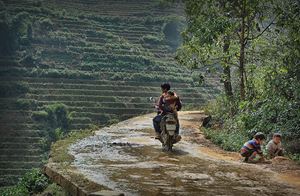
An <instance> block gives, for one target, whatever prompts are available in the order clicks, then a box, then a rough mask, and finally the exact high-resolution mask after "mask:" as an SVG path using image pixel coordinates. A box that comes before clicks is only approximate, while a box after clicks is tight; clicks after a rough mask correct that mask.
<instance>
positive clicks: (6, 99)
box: [0, 0, 219, 186]
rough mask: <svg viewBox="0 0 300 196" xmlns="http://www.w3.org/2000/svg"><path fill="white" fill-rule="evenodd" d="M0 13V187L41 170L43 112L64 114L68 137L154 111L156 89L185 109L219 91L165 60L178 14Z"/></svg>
mask: <svg viewBox="0 0 300 196" xmlns="http://www.w3.org/2000/svg"><path fill="white" fill-rule="evenodd" d="M0 9H1V11H0V26H1V28H0V29H1V30H0V37H1V42H2V44H1V47H0V55H1V56H0V76H1V77H0V80H1V84H0V86H1V90H0V96H1V97H0V100H1V101H0V105H1V106H0V112H1V115H0V116H1V117H0V121H1V123H0V146H1V148H0V186H1V185H2V186H3V185H9V184H12V183H14V182H16V180H17V179H18V177H19V176H20V175H22V174H24V172H26V171H27V170H28V169H31V168H32V167H38V166H40V165H41V164H42V163H41V161H42V159H43V153H44V152H45V149H44V148H43V145H44V143H45V141H44V139H43V138H45V131H47V130H48V129H46V126H45V122H44V121H42V120H40V119H41V118H45V115H46V114H47V113H46V114H45V112H47V110H49V111H50V109H49V108H51V105H52V104H55V103H60V104H64V105H63V106H65V107H66V108H67V110H68V115H69V120H70V122H69V126H68V130H69V131H70V130H79V129H85V128H89V127H92V126H93V125H97V126H103V125H106V124H109V123H113V122H117V121H119V120H124V119H128V118H130V117H133V116H137V115H140V114H144V113H149V112H153V111H154V108H153V102H151V101H150V100H149V98H150V97H158V96H159V94H160V88H159V86H160V84H161V83H162V82H170V83H171V85H172V87H173V89H175V90H176V92H177V93H178V95H179V96H180V97H181V98H182V101H183V104H184V106H186V108H193V107H200V106H201V105H203V104H204V103H205V102H206V100H208V99H211V98H213V97H214V95H215V94H216V93H218V92H219V89H218V86H219V84H218V81H216V79H215V78H214V76H212V77H211V78H207V79H206V80H205V82H204V83H203V84H202V85H200V86H199V85H198V80H199V73H200V71H199V70H198V71H195V72H193V73H191V71H190V70H188V69H187V68H184V67H183V66H180V65H178V64H177V63H176V61H175V60H174V53H175V50H176V48H177V47H178V46H179V44H180V34H179V32H180V31H181V28H182V26H183V25H184V23H185V19H184V10H183V7H182V5H178V4H177V5H172V7H170V5H168V4H166V3H163V1H158V0H152V1H150V0H114V1H111V0H63V1H60V0H48V1H46V0H45V1H35V0H2V1H0ZM43 115H44V116H43ZM59 120H61V119H59ZM49 124H50V125H49V126H54V125H53V124H51V123H49Z"/></svg>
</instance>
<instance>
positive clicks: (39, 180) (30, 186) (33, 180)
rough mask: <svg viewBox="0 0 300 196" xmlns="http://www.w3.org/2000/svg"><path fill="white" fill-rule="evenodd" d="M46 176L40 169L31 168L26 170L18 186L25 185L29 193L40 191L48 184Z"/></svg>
mask: <svg viewBox="0 0 300 196" xmlns="http://www.w3.org/2000/svg"><path fill="white" fill-rule="evenodd" d="M48 184H49V180H48V178H47V177H46V176H45V175H44V174H43V173H42V172H41V170H40V169H32V170H31V171H29V172H27V173H26V174H25V175H24V176H23V177H22V178H21V181H20V182H19V186H23V187H26V189H27V190H28V192H29V193H40V192H42V191H43V190H45V188H46V187H47V186H48Z"/></svg>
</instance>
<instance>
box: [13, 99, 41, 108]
mask: <svg viewBox="0 0 300 196" xmlns="http://www.w3.org/2000/svg"><path fill="white" fill-rule="evenodd" d="M16 105H17V108H18V109H26V110H28V109H35V108H36V107H37V101H36V100H34V99H18V100H17V102H16Z"/></svg>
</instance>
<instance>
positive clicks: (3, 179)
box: [0, 175, 21, 187]
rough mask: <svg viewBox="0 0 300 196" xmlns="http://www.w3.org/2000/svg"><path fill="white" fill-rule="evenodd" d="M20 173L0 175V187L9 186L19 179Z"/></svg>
mask: <svg viewBox="0 0 300 196" xmlns="http://www.w3.org/2000/svg"><path fill="white" fill-rule="evenodd" d="M20 177H21V176H20V175H0V187H5V186H11V185H14V184H16V183H17V182H18V181H19V178H20Z"/></svg>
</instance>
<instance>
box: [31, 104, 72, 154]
mask: <svg viewBox="0 0 300 196" xmlns="http://www.w3.org/2000/svg"><path fill="white" fill-rule="evenodd" d="M71 115H72V113H69V111H68V108H67V106H66V105H64V104H61V103H55V104H51V105H47V106H44V110H41V111H34V112H33V113H32V118H33V119H34V120H35V121H36V122H39V123H42V124H43V125H44V130H45V132H44V136H45V139H44V140H42V141H41V144H42V146H43V149H44V150H45V151H47V150H49V147H50V145H51V143H52V142H55V141H57V140H59V139H62V138H63V137H65V136H66V135H67V133H68V132H69V126H70V122H71V120H72V117H71Z"/></svg>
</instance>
